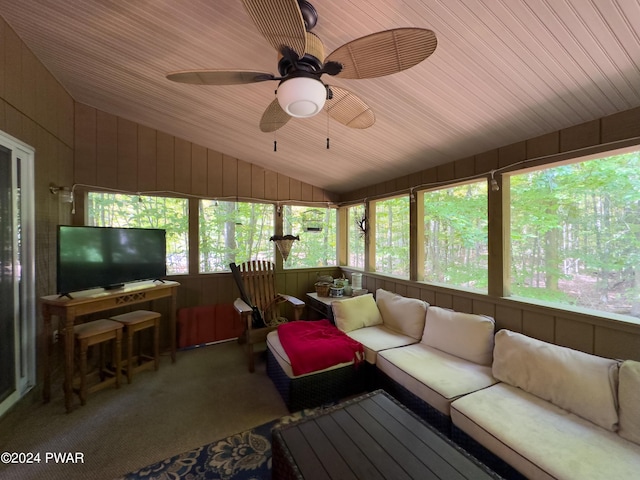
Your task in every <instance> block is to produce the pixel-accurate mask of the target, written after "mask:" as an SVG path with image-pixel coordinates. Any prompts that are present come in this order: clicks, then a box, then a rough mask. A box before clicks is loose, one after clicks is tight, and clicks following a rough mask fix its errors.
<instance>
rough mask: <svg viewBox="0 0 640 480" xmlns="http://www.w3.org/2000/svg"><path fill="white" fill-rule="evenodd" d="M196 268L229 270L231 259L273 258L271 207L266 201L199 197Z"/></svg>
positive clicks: (237, 261) (203, 271) (209, 270)
mask: <svg viewBox="0 0 640 480" xmlns="http://www.w3.org/2000/svg"><path fill="white" fill-rule="evenodd" d="M199 225H200V241H199V248H200V261H199V263H200V272H201V273H209V272H222V271H229V270H230V269H229V264H230V263H231V262H235V263H242V262H246V261H248V260H269V261H271V262H273V261H274V257H273V255H274V251H275V250H274V245H273V242H270V241H269V239H270V238H271V236H272V235H273V233H274V230H275V226H274V208H273V205H272V204H267V203H248V202H218V201H214V200H200V214H199Z"/></svg>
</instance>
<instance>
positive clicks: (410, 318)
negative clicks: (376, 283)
mask: <svg viewBox="0 0 640 480" xmlns="http://www.w3.org/2000/svg"><path fill="white" fill-rule="evenodd" d="M376 304H377V305H378V309H379V310H380V314H381V315H382V321H383V323H384V326H385V327H387V328H389V329H391V330H393V331H394V332H398V333H401V334H403V335H407V336H409V337H411V338H415V339H416V340H420V337H422V331H423V330H424V319H425V316H426V314H427V307H428V306H429V304H428V303H427V302H425V301H423V300H420V299H418V298H409V297H403V296H402V295H398V294H397V293H392V292H388V291H386V290H383V289H381V288H379V289H378V290H376Z"/></svg>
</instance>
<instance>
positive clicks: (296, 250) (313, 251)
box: [283, 205, 337, 268]
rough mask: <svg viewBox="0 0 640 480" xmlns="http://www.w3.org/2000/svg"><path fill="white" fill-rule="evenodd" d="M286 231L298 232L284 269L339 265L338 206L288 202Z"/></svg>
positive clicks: (285, 213) (285, 221)
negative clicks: (326, 206)
mask: <svg viewBox="0 0 640 480" xmlns="http://www.w3.org/2000/svg"><path fill="white" fill-rule="evenodd" d="M283 224H284V226H283V233H284V234H285V235H298V236H299V237H300V240H299V241H295V242H294V243H293V246H292V248H291V252H290V253H289V258H288V259H287V261H286V262H284V268H311V267H327V266H334V265H336V264H337V261H336V258H337V236H336V225H337V220H336V209H335V208H316V207H304V206H296V205H286V206H284V208H283Z"/></svg>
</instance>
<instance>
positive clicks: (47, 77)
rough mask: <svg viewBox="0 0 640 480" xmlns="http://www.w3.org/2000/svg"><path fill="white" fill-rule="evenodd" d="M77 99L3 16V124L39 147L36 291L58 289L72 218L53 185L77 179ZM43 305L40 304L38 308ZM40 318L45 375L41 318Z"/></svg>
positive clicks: (39, 337)
mask: <svg viewBox="0 0 640 480" xmlns="http://www.w3.org/2000/svg"><path fill="white" fill-rule="evenodd" d="M73 113H74V112H73V99H72V98H71V96H70V95H69V94H68V93H67V92H66V91H65V90H64V89H63V88H62V86H61V85H60V84H59V83H58V82H57V81H56V79H55V78H54V77H53V76H52V75H51V74H50V73H49V72H48V71H47V69H46V68H45V67H44V65H43V64H42V63H41V62H40V61H39V60H38V59H37V58H36V57H35V55H33V53H32V52H31V51H30V50H29V49H28V48H27V47H26V45H25V44H24V43H23V42H22V40H20V38H19V37H18V36H17V35H16V34H15V32H14V31H13V30H12V29H11V27H9V25H7V24H6V23H5V21H4V20H3V19H2V18H0V130H2V131H4V132H6V133H8V134H9V135H11V136H13V137H15V138H17V139H18V140H20V141H22V142H23V143H26V144H27V145H30V146H31V147H33V148H34V149H35V214H36V243H35V250H36V294H37V297H38V298H39V297H41V296H43V295H50V294H51V293H52V292H55V289H56V277H55V268H56V266H55V265H56V257H55V252H56V247H55V245H56V226H57V225H58V224H60V223H69V221H70V218H71V208H70V206H69V205H68V204H63V205H61V204H60V203H59V202H58V197H57V196H55V195H52V194H51V193H50V191H49V186H50V185H57V186H71V184H72V183H73V138H74V134H73V128H74V124H73ZM39 311H40V309H39V305H38V312H39ZM38 319H39V320H38V322H37V342H38V348H37V356H38V358H37V363H38V373H39V374H38V378H41V375H40V372H41V366H42V353H43V348H42V346H43V340H44V339H43V338H42V322H41V320H40V315H38Z"/></svg>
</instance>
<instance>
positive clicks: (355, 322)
mask: <svg viewBox="0 0 640 480" xmlns="http://www.w3.org/2000/svg"><path fill="white" fill-rule="evenodd" d="M331 309H332V310H333V317H334V320H335V322H336V327H338V328H339V329H340V330H342V331H343V332H350V331H352V330H356V329H358V328H363V327H370V326H372V325H379V324H381V323H382V316H381V315H380V311H379V310H378V307H377V305H376V301H375V300H374V299H373V295H372V294H371V293H368V294H366V295H360V296H358V297H353V298H346V299H344V300H334V301H333V302H331Z"/></svg>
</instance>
